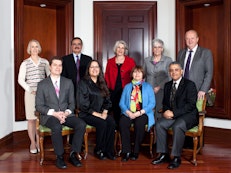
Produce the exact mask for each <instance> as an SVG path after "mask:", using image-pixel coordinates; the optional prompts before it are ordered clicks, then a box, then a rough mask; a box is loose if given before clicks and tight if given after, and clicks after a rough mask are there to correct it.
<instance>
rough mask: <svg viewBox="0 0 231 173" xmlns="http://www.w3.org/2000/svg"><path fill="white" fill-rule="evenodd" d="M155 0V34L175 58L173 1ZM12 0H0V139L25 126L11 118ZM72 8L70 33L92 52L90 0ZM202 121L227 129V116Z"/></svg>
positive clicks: (229, 126) (229, 123) (229, 124)
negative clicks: (156, 12)
mask: <svg viewBox="0 0 231 173" xmlns="http://www.w3.org/2000/svg"><path fill="white" fill-rule="evenodd" d="M157 1H158V5H157V7H158V18H157V26H158V28H157V37H159V38H161V39H163V41H164V42H165V47H166V54H167V55H168V56H170V57H172V58H173V59H174V60H175V1H173V0H157ZM13 2H14V0H1V1H0V11H1V15H0V21H1V23H2V25H1V27H0V38H1V39H0V48H1V51H0V79H2V80H1V81H2V82H0V110H1V114H0V139H1V138H3V137H4V136H6V135H8V134H10V133H11V132H12V131H19V130H25V129H27V123H26V121H23V122H15V118H14V117H15V113H14V110H15V108H14V107H15V106H14V55H13V53H14V35H13V34H14V19H13V16H14V15H13V11H14V7H13ZM75 9H76V10H75V14H74V19H75V22H74V28H75V29H74V30H75V31H74V34H75V36H79V37H81V38H82V39H83V41H84V49H83V52H84V53H86V54H89V55H91V56H93V0H75ZM79 26H81V27H79ZM16 82H17V81H16ZM205 125H206V126H210V127H218V128H227V129H231V121H230V120H221V119H215V118H206V120H205Z"/></svg>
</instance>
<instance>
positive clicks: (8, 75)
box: [0, 0, 14, 138]
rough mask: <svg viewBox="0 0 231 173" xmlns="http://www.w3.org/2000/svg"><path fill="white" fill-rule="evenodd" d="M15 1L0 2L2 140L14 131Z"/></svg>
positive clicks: (0, 124) (0, 120)
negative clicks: (13, 12) (13, 13)
mask: <svg viewBox="0 0 231 173" xmlns="http://www.w3.org/2000/svg"><path fill="white" fill-rule="evenodd" d="M13 9H14V8H13V0H10V1H9V0H1V1H0V11H1V15H0V21H1V27H0V38H1V39H0V49H1V51H0V79H1V82H0V111H1V113H0V138H2V137H4V136H6V135H7V134H9V133H11V132H12V131H13V123H12V122H13V116H14V111H13V108H14V105H13V103H14V98H13V96H14V88H13V86H14V80H13V79H14V66H13V64H14V63H13V61H14V60H13V43H14V42H13V23H12V21H13V19H12V10H13Z"/></svg>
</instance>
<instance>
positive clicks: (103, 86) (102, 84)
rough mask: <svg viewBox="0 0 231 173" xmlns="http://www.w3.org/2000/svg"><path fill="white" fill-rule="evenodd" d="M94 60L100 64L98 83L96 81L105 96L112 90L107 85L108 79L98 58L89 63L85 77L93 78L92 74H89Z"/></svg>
mask: <svg viewBox="0 0 231 173" xmlns="http://www.w3.org/2000/svg"><path fill="white" fill-rule="evenodd" d="M92 62H97V63H98V65H99V70H100V71H99V76H98V77H97V83H96V85H97V86H98V87H99V88H100V92H101V94H102V96H103V97H106V96H109V95H110V92H109V89H108V87H107V84H106V81H105V79H104V75H103V71H102V66H101V64H100V63H99V61H97V60H91V61H90V62H89V63H88V65H87V69H86V73H85V76H84V78H85V79H87V80H90V79H91V76H90V74H89V68H90V66H91V64H92Z"/></svg>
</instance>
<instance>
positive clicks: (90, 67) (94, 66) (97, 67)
mask: <svg viewBox="0 0 231 173" xmlns="http://www.w3.org/2000/svg"><path fill="white" fill-rule="evenodd" d="M90 68H96V69H98V68H99V66H91V67H90Z"/></svg>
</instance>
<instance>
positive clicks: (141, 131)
mask: <svg viewBox="0 0 231 173" xmlns="http://www.w3.org/2000/svg"><path fill="white" fill-rule="evenodd" d="M132 123H133V124H134V140H135V141H134V143H135V145H134V151H133V152H134V153H139V150H140V145H141V143H142V141H143V139H144V135H145V125H146V124H147V123H148V117H147V115H145V114H144V115H142V116H140V117H137V118H135V119H133V120H131V119H130V118H129V117H127V116H125V115H122V116H121V118H120V134H121V140H122V153H131V139H130V137H131V136H130V127H131V124H132Z"/></svg>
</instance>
